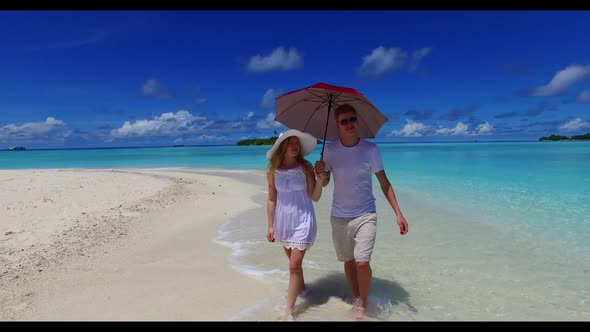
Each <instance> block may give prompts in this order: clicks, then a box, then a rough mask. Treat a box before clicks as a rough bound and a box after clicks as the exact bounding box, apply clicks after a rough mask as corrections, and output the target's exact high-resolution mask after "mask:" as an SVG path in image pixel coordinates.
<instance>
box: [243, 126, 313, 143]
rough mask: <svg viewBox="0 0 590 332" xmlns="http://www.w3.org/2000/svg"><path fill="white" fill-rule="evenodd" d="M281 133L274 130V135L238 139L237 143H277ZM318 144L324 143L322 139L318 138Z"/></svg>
mask: <svg viewBox="0 0 590 332" xmlns="http://www.w3.org/2000/svg"><path fill="white" fill-rule="evenodd" d="M277 138H279V135H278V134H277V131H276V130H275V131H274V136H272V137H269V138H248V139H243V140H240V141H238V143H236V144H237V145H273V144H275V142H276V140H277ZM318 144H322V141H320V140H318Z"/></svg>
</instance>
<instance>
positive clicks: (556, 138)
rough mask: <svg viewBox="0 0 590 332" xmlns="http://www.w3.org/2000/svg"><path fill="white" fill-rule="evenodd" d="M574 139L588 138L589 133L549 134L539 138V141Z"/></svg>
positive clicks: (589, 138)
mask: <svg viewBox="0 0 590 332" xmlns="http://www.w3.org/2000/svg"><path fill="white" fill-rule="evenodd" d="M575 140H590V133H586V134H584V135H574V136H562V135H550V136H543V137H541V138H539V141H575Z"/></svg>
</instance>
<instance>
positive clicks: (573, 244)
mask: <svg viewBox="0 0 590 332" xmlns="http://www.w3.org/2000/svg"><path fill="white" fill-rule="evenodd" d="M378 145H379V148H380V151H381V154H382V157H383V160H384V164H385V170H386V173H387V175H388V177H389V179H390V181H391V182H392V184H393V186H394V188H395V191H396V195H397V198H398V201H399V203H400V206H401V208H402V211H403V212H404V215H405V216H406V219H407V220H408V222H409V225H410V231H409V233H408V234H407V235H405V236H400V235H399V230H398V229H397V225H396V223H395V215H394V213H393V211H392V209H391V208H390V207H389V206H388V203H387V201H386V200H385V199H384V196H383V194H382V193H381V192H380V188H379V187H378V186H377V185H376V180H375V181H374V193H375V197H376V198H377V212H378V215H379V221H378V233H377V242H376V245H375V249H374V253H373V258H372V262H371V265H372V267H373V277H374V278H373V283H372V286H371V292H370V297H369V301H370V305H369V316H368V318H367V319H369V320H393V321H398V320H552V321H554V320H590V281H589V280H590V277H589V276H590V175H589V174H590V173H589V172H588V170H587V169H588V165H590V143H588V142H550V143H549V142H500V143H487V142H486V143H484V142H478V143H411V144H395V143H380V144H378ZM267 149H268V147H265V146H249V147H238V146H208V147H180V148H134V149H87V150H38V151H35V150H27V151H11V152H8V151H2V152H0V169H24V168H70V167H73V168H80V167H86V168H119V167H133V168H135V167H141V168H153V167H180V168H186V169H185V171H191V170H195V169H196V170H197V171H198V170H199V169H201V170H205V169H206V170H214V169H227V170H246V171H249V170H250V171H253V172H252V174H250V177H248V181H254V182H255V183H259V184H260V191H259V192H256V193H252V195H253V198H254V199H255V201H257V202H258V203H259V204H260V207H259V208H257V209H253V210H248V211H244V212H243V213H241V214H240V215H238V216H234V217H232V218H230V219H228V220H227V221H226V222H225V223H224V224H223V225H222V226H221V227H220V229H219V235H218V237H217V238H216V241H217V242H218V243H220V244H223V245H226V246H228V247H230V248H232V249H233V253H232V255H231V256H230V257H228V263H229V264H231V265H232V266H233V267H234V268H235V269H236V270H238V271H240V272H241V273H243V274H244V275H245V276H247V277H252V278H258V279H260V280H261V282H267V283H269V285H270V286H269V294H268V296H267V297H265V298H264V300H262V301H254V300H253V302H252V303H250V304H248V305H246V306H245V307H244V308H243V310H242V311H240V312H237V313H235V315H234V316H232V317H228V319H229V320H276V319H278V317H280V314H281V311H282V310H283V308H284V306H285V303H286V289H287V282H288V266H287V259H286V256H285V255H284V253H283V252H282V250H281V248H280V246H279V245H277V244H269V243H268V242H266V210H265V202H266V182H265V181H266V180H265V178H264V176H262V175H263V171H264V168H265V167H266V164H267V161H266V159H265V153H266V150H267ZM320 149H321V146H318V148H316V150H315V151H314V152H313V153H312V154H311V155H310V156H308V159H309V160H310V161H312V162H314V161H316V160H318V159H319V155H320ZM332 190H333V187H332V185H331V184H330V185H329V186H328V187H326V188H325V189H324V192H323V196H322V199H321V200H320V201H319V202H317V203H314V206H315V207H316V214H317V216H318V238H317V241H316V243H315V244H314V246H313V247H312V248H311V249H310V250H309V251H308V253H306V256H305V260H304V273H305V279H306V284H307V289H306V290H305V293H304V294H303V295H302V296H301V297H300V299H299V300H298V304H297V307H296V312H295V319H299V320H350V319H351V317H350V315H349V309H350V307H351V301H352V298H351V295H350V292H349V290H348V287H347V284H346V279H345V277H344V274H343V270H342V264H341V263H339V262H337V261H336V259H335V255H334V250H333V247H332V243H331V231H330V225H329V210H330V202H331V197H332V192H331V191H332Z"/></svg>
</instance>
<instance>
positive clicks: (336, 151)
mask: <svg viewBox="0 0 590 332" xmlns="http://www.w3.org/2000/svg"><path fill="white" fill-rule="evenodd" d="M324 162H325V163H326V170H328V171H331V172H332V174H333V176H334V200H333V201H332V212H331V214H332V215H333V216H335V217H341V218H351V217H358V216H360V215H362V214H364V213H367V212H375V211H376V208H375V197H374V196H373V183H372V178H373V173H376V172H379V171H382V170H383V160H382V159H381V154H380V153H379V150H378V149H377V145H376V144H375V143H371V142H367V141H364V140H362V139H361V140H360V141H359V143H358V144H357V145H355V146H352V147H346V146H344V145H342V143H340V140H338V141H336V142H334V143H332V144H330V145H328V146H327V147H326V150H325V151H324Z"/></svg>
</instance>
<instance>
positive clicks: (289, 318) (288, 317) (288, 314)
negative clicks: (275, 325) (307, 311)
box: [283, 310, 295, 322]
mask: <svg viewBox="0 0 590 332" xmlns="http://www.w3.org/2000/svg"><path fill="white" fill-rule="evenodd" d="M283 320H284V321H288V322H292V321H294V320H295V318H293V311H291V310H286V311H285V315H284V316H283Z"/></svg>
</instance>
